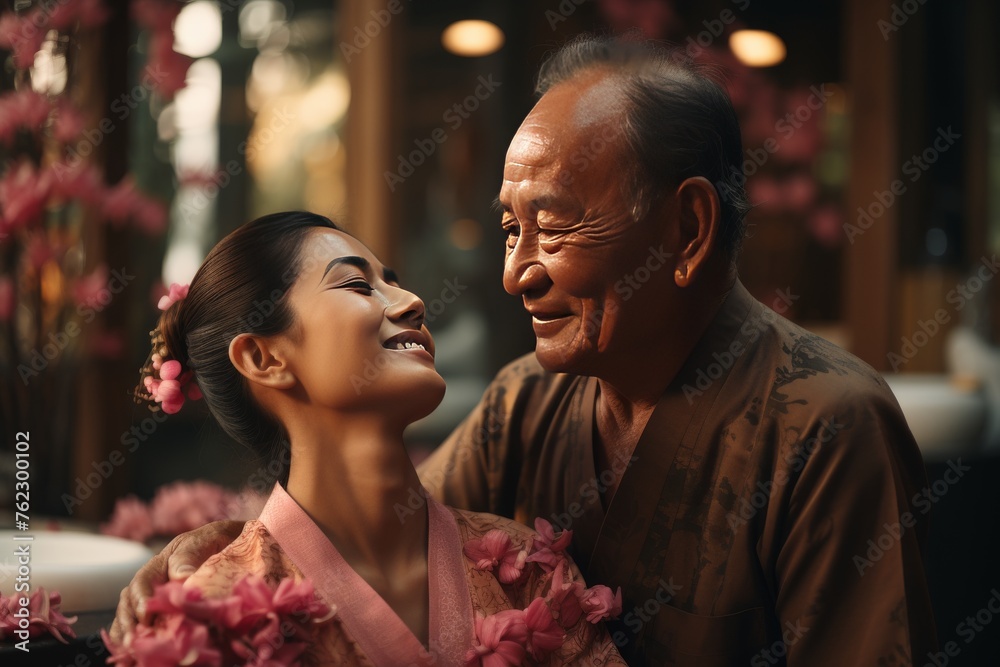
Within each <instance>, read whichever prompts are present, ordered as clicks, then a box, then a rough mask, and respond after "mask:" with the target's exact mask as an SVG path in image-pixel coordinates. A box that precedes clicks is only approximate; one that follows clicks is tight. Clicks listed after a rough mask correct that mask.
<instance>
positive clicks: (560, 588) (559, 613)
mask: <svg viewBox="0 0 1000 667" xmlns="http://www.w3.org/2000/svg"><path fill="white" fill-rule="evenodd" d="M566 567H567V564H566V561H565V560H563V561H561V562H560V563H558V564H557V565H556V568H555V570H554V571H553V572H552V584H551V588H550V589H549V594H548V595H547V596H546V599H547V600H548V602H549V609H550V610H552V612H553V615H554V616H555V617H556V618H557V619H558V620H559V624H560V625H562V626H563V627H564V628H570V627H573V626H574V625H576V623H577V621H579V620H580V616H581V615H582V614H583V608H582V607H581V606H580V596H581V595H582V594H583V584H582V583H580V582H579V581H572V578H571V580H570V581H565V575H564V572H565V570H566Z"/></svg>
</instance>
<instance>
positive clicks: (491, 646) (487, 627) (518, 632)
mask: <svg viewBox="0 0 1000 667" xmlns="http://www.w3.org/2000/svg"><path fill="white" fill-rule="evenodd" d="M527 640H528V629H527V626H525V623H524V612H523V611H521V610H520V609H507V610H505V611H500V612H497V613H495V614H491V615H489V616H487V617H485V618H483V617H482V616H481V615H479V614H476V639H475V646H474V647H473V648H471V649H469V651H468V653H466V654H465V666H466V667H475V666H476V665H482V667H511V666H513V665H520V664H521V663H522V662H523V661H524V656H525V653H526V650H525V646H524V645H525V643H527Z"/></svg>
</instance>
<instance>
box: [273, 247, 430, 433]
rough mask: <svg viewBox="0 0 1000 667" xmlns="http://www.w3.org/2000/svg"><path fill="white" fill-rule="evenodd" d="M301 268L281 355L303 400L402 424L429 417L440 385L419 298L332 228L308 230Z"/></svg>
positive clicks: (291, 296)
mask: <svg viewBox="0 0 1000 667" xmlns="http://www.w3.org/2000/svg"><path fill="white" fill-rule="evenodd" d="M300 265H301V270H300V273H299V277H298V279H297V280H296V282H295V284H294V285H293V286H292V288H291V289H290V290H289V293H288V298H289V300H290V305H291V308H292V310H293V312H294V313H295V319H296V321H295V323H294V324H293V325H292V327H291V329H290V331H289V332H288V334H287V335H286V340H285V345H284V348H285V350H284V354H285V357H286V359H287V360H288V362H289V365H290V369H291V370H292V372H293V374H294V375H295V377H296V379H297V380H298V384H299V385H300V387H301V389H302V391H304V393H305V398H306V399H307V400H308V402H309V403H310V404H315V405H321V406H325V407H329V408H333V409H336V410H344V411H358V410H367V409H371V408H374V409H375V410H378V411H384V412H386V416H387V417H389V413H392V415H394V416H399V417H400V418H402V419H403V420H405V421H406V423H409V422H411V421H415V420H417V419H420V418H421V417H424V416H426V415H428V414H430V412H431V411H433V410H434V408H435V407H437V405H438V404H439V403H440V402H441V399H442V398H443V397H444V389H445V386H444V380H443V379H442V378H441V376H440V375H439V374H438V372H437V371H436V370H435V369H434V346H433V342H432V341H431V336H430V333H429V332H428V331H427V328H426V327H425V326H424V325H423V321H424V304H423V302H422V301H421V300H420V299H419V298H417V296H416V295H414V294H412V293H411V292H408V291H406V290H405V289H403V288H401V287H400V286H399V283H398V281H397V278H396V275H395V273H393V271H392V270H391V269H387V268H386V267H384V266H383V265H382V263H381V262H380V261H379V260H378V259H377V258H376V257H375V255H373V254H372V252H371V251H370V250H368V248H366V247H365V246H364V244H362V243H361V242H360V241H358V240H357V239H355V238H353V237H351V236H349V235H347V234H344V233H342V232H338V231H336V230H333V229H327V228H316V229H314V230H311V231H310V232H309V233H308V237H307V238H306V240H305V241H304V243H303V246H302V250H301V259H300Z"/></svg>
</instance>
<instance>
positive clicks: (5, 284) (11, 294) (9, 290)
mask: <svg viewBox="0 0 1000 667" xmlns="http://www.w3.org/2000/svg"><path fill="white" fill-rule="evenodd" d="M16 303H17V290H16V289H15V287H14V281H13V280H11V279H10V278H9V277H8V276H0V322H6V321H7V320H9V319H10V316H11V315H13V314H14V305H15V304H16Z"/></svg>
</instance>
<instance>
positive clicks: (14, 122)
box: [0, 89, 52, 143]
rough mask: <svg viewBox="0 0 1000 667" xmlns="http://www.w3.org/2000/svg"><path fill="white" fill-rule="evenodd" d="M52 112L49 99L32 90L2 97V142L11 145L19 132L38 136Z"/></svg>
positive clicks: (0, 116)
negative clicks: (22, 131)
mask: <svg viewBox="0 0 1000 667" xmlns="http://www.w3.org/2000/svg"><path fill="white" fill-rule="evenodd" d="M51 111H52V104H51V103H50V102H49V99H48V98H47V97H45V95H42V94H40V93H36V92H35V91H34V90H31V89H26V90H19V91H16V92H11V93H6V94H4V95H2V96H0V141H3V142H6V143H10V141H11V139H13V138H14V135H15V134H16V133H17V131H18V130H24V131H26V132H29V133H31V134H38V133H39V132H41V131H42V128H43V127H45V122H46V120H48V117H49V113H50V112H51Z"/></svg>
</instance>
